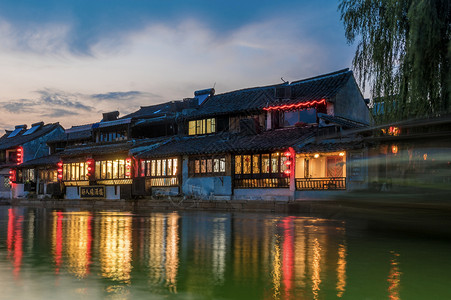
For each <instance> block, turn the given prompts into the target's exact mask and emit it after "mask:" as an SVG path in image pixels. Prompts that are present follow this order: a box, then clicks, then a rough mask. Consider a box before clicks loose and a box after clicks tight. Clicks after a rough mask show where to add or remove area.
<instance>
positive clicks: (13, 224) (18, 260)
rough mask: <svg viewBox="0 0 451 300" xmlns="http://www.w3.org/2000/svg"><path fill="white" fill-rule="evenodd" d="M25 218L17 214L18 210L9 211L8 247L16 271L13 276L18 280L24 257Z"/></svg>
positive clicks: (9, 256)
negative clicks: (23, 229)
mask: <svg viewBox="0 0 451 300" xmlns="http://www.w3.org/2000/svg"><path fill="white" fill-rule="evenodd" d="M22 222H23V216H22V215H20V214H18V213H17V210H15V209H12V208H10V209H9V210H8V234H7V240H6V247H7V249H8V258H9V259H10V260H11V261H12V263H13V266H14V269H13V274H14V277H15V278H16V279H18V277H19V274H20V268H21V266H22V257H23V237H22V226H23V225H22Z"/></svg>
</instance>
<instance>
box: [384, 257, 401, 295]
mask: <svg viewBox="0 0 451 300" xmlns="http://www.w3.org/2000/svg"><path fill="white" fill-rule="evenodd" d="M390 254H391V256H392V257H391V259H390V271H389V274H388V279H387V281H388V284H389V286H388V298H389V299H390V300H399V299H400V298H399V289H400V286H401V271H400V268H399V261H398V260H399V253H396V252H394V251H391V252H390Z"/></svg>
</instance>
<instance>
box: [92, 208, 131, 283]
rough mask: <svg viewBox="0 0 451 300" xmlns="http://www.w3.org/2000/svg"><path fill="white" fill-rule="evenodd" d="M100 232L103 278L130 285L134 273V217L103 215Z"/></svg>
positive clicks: (117, 214)
mask: <svg viewBox="0 0 451 300" xmlns="http://www.w3.org/2000/svg"><path fill="white" fill-rule="evenodd" d="M99 231H100V232H99V237H100V239H99V241H100V242H99V256H100V257H99V260H100V268H101V274H102V276H103V277H104V278H108V279H111V280H113V281H117V282H121V283H125V284H129V283H130V278H131V274H130V273H131V271H132V257H131V255H132V216H131V215H124V214H122V213H108V214H105V215H101V217H100V218H99Z"/></svg>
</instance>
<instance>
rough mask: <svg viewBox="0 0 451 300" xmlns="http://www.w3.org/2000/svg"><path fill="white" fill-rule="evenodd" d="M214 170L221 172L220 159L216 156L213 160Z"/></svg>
mask: <svg viewBox="0 0 451 300" xmlns="http://www.w3.org/2000/svg"><path fill="white" fill-rule="evenodd" d="M213 172H215V173H218V172H219V159H218V158H215V159H214V160H213Z"/></svg>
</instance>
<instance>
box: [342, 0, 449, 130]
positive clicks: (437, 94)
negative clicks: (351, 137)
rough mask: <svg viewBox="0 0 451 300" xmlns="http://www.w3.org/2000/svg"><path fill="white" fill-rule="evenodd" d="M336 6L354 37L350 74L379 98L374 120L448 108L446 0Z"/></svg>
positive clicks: (360, 0) (348, 0)
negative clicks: (380, 106)
mask: <svg viewBox="0 0 451 300" xmlns="http://www.w3.org/2000/svg"><path fill="white" fill-rule="evenodd" d="M339 10H340V12H341V20H342V21H343V23H344V26H345V34H346V39H347V41H348V43H354V42H356V41H357V49H356V53H355V57H354V60H353V66H354V69H355V73H356V75H357V77H358V79H359V81H360V83H361V85H362V87H363V88H364V89H365V88H366V86H365V85H366V84H369V86H370V90H371V94H372V98H373V101H374V102H383V107H384V111H383V114H381V115H379V116H378V118H379V119H378V120H377V121H381V122H382V121H393V120H399V119H405V118H412V117H425V116H439V115H442V114H444V113H449V112H451V94H450V83H451V72H450V60H451V43H450V37H451V23H450V20H451V2H450V1H449V0H341V2H340V4H339Z"/></svg>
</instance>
